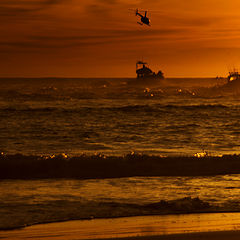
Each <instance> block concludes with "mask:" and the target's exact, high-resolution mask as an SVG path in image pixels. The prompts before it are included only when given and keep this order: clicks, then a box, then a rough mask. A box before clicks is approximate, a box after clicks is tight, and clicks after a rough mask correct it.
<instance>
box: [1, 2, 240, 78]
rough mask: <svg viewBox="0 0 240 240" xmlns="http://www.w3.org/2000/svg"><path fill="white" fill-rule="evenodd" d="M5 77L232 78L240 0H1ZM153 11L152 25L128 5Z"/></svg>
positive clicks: (237, 61) (239, 59)
mask: <svg viewBox="0 0 240 240" xmlns="http://www.w3.org/2000/svg"><path fill="white" fill-rule="evenodd" d="M0 7H1V14H0V18H1V22H2V24H1V27H0V28H1V42H0V51H1V58H0V63H1V72H0V76H2V77H3V76H8V77H11V76H23V77H31V76H35V77H36V76H59V77H67V76H70V77H125V76H129V77H134V76H135V69H134V66H135V62H136V61H137V60H138V59H145V60H146V61H148V62H149V63H150V64H151V66H152V68H153V69H158V68H161V69H163V71H164V73H165V75H166V77H174V76H175V77H181V76H202V77H204V76H213V77H215V76H216V75H221V76H225V75H226V74H227V72H228V70H229V69H232V68H233V67H236V68H237V67H238V66H239V65H240V54H239V53H240V48H239V44H240V27H239V25H240V16H239V8H240V2H239V1H235V0H230V1H228V2H226V1H222V0H220V1H216V0H209V1H206V0H204V1H199V0H193V1H184V2H182V1H176V0H168V1H167V0H161V1H158V0H157V1H151V0H148V1H146V0H142V1H140V0H139V1H137V0H136V1H127V0H90V1H87V0H82V1H81V2H80V1H77V0H71V1H66V0H55V1H54V0H51V1H50V0H38V1H36V0H28V1H26V0H18V1H16V0H8V1H5V0H4V1H1V3H0ZM135 8H139V9H142V10H148V11H149V17H150V19H151V27H148V26H141V25H139V24H137V17H136V16H135V14H134V12H132V11H129V9H135Z"/></svg>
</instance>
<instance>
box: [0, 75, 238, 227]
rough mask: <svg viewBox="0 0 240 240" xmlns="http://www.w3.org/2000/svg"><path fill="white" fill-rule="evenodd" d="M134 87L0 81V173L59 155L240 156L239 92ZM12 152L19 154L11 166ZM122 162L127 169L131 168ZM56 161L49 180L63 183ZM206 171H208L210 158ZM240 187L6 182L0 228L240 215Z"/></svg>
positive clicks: (231, 183)
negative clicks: (151, 216) (163, 216)
mask: <svg viewBox="0 0 240 240" xmlns="http://www.w3.org/2000/svg"><path fill="white" fill-rule="evenodd" d="M128 81H131V80H130V79H1V80H0V116H1V117H0V152H2V154H1V156H0V160H1V164H2V165H1V166H5V165H7V169H10V170H11V169H14V172H13V173H18V171H22V169H20V168H19V166H20V165H21V164H22V163H23V162H24V161H25V158H27V157H25V156H27V155H31V156H33V159H34V161H38V159H37V157H36V156H40V155H44V156H48V155H57V154H66V155H68V156H70V157H74V156H77V155H81V154H88V155H91V156H94V154H96V153H98V154H99V153H100V154H104V155H107V156H120V157H121V156H125V155H127V154H129V153H131V152H136V153H139V154H147V155H148V156H149V155H151V154H153V155H156V156H159V155H163V156H172V155H177V156H179V155H180V156H183V155H184V156H186V155H188V156H193V155H194V154H196V153H199V152H202V151H203V149H204V150H205V151H208V152H209V154H210V155H213V156H214V155H222V154H239V151H240V143H239V139H240V120H239V119H240V102H239V100H240V97H239V93H240V91H239V89H240V87H238V86H237V85H238V84H237V85H236V86H235V85H234V86H232V85H227V86H223V87H213V88H208V87H209V86H210V85H214V84H216V83H217V82H216V80H214V79H172V80H170V79H169V80H166V81H165V82H164V84H162V85H161V84H160V85H156V86H151V87H148V86H142V85H136V84H135V85H134V84H128ZM202 87H204V88H202ZM13 154H19V155H15V156H14V157H13V162H9V161H10V160H9V159H11V155H13ZM66 155H62V158H61V159H63V158H65V157H64V156H66ZM5 156H10V157H5ZM97 156H99V155H97ZM133 156H135V155H133ZM51 159H52V160H51ZM98 159H99V161H101V160H102V159H105V158H103V157H99V158H96V159H95V160H96V161H97V160H98ZM116 159H117V158H116ZM125 159H127V158H124V157H123V158H122V160H121V161H122V162H124V163H125V164H127V163H126V161H125ZM159 159H160V158H159ZM20 160H21V161H22V162H21V163H20ZM135 160H136V161H137V160H138V159H135ZM160 160H161V159H160ZM225 160H226V159H225ZM27 161H28V160H27ZM54 161H55V162H54ZM56 161H58V158H57V157H48V161H47V164H50V165H51V168H44V169H45V171H49V169H51V171H52V172H51V171H50V172H47V174H48V176H50V175H51V174H52V175H54V176H57V175H58V173H59V169H57V168H56V169H55V168H52V165H54V163H56ZM64 161H65V160H64ZM64 161H63V164H62V165H61V166H64V164H65V162H64ZM67 161H68V158H67V157H66V162H67ZM104 161H107V160H106V159H105V160H104ZM216 161H217V160H216ZM234 161H235V163H236V162H238V157H235V160H234ZM18 162H19V164H17V163H18ZM12 163H14V164H13V165H11V164H12ZM73 163H74V161H73ZM219 163H220V162H219ZM204 164H205V165H206V167H205V169H207V165H208V161H207V160H206V159H205V162H203V164H202V166H203V167H204ZM40 165H41V163H40ZM57 165H58V164H56V166H57ZM100 165H101V164H100ZM230 165H231V164H230ZM71 166H74V164H72V165H71ZM98 166H99V164H98ZM143 166H144V165H143ZM31 167H32V168H31V169H34V166H33V165H31ZM43 167H44V165H43ZM104 167H105V165H104ZM107 167H108V166H107V165H106V168H107ZM223 168H224V166H223ZM233 168H234V167H233ZM126 169H128V166H126ZM90 170H91V169H90ZM92 170H93V172H94V170H96V169H95V168H94V165H93V166H92ZM220 170H221V169H220ZM24 171H26V172H28V171H31V170H29V169H28V168H26V169H24ZM61 171H63V172H64V168H62V169H61ZM76 171H77V169H76ZM12 177H14V176H12ZM239 181H240V177H239V175H238V174H237V175H222V176H209V177H199V176H195V177H190V176H189V177H184V176H179V177H176V176H175V177H163V176H162V177H146V176H145V177H129V178H115V179H97V180H96V179H95V180H93V179H92V180H91V179H88V180H83V179H82V180H77V179H75V180H72V179H69V180H66V179H51V180H50V179H41V180H34V181H31V180H7V179H5V180H1V181H0V192H1V194H0V209H1V210H0V229H4V228H16V227H20V226H25V225H28V224H29V225H31V224H35V223H39V222H49V221H62V220H69V219H83V218H87V219H89V218H95V217H119V216H132V215H148V214H169V213H183V212H188V213H189V212H201V211H203V212H204V211H207V212H208V211H210V212H211V211H239V209H240V203H239V199H238V198H239ZM151 204H152V205H151ZM6 219H7V220H6Z"/></svg>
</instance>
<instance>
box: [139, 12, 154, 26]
mask: <svg viewBox="0 0 240 240" xmlns="http://www.w3.org/2000/svg"><path fill="white" fill-rule="evenodd" d="M136 16H139V17H141V22H137V23H138V24H140V25H143V24H146V25H148V26H149V27H150V26H151V25H150V22H151V21H150V19H149V18H148V17H147V11H145V14H144V16H143V15H142V14H141V13H139V12H138V9H136Z"/></svg>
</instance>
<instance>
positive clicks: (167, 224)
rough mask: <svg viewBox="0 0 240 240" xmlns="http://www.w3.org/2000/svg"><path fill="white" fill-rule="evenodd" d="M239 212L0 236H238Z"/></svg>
mask: <svg viewBox="0 0 240 240" xmlns="http://www.w3.org/2000/svg"><path fill="white" fill-rule="evenodd" d="M239 237H240V213H204V214H179V215H165V216H144V217H141V216H139V217H126V218H115V219H92V220H82V221H79V220H77V221H67V222H58V223H48V224H38V225H34V226H30V227H26V228H22V229H18V230H11V231H1V232H0V239H6V240H7V239H9V240H14V239H18V240H23V239H29V238H32V239H36V240H37V239H50V240H60V239H69V240H70V239H71V240H76V239H79V240H80V239H121V238H124V239H143V240H145V239H153V240H154V239H166V240H167V239H178V240H180V239H195V240H196V239H218V240H221V239H239Z"/></svg>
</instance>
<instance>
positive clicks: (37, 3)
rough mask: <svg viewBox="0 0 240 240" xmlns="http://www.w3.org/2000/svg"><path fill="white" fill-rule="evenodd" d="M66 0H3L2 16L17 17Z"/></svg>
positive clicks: (0, 11)
mask: <svg viewBox="0 0 240 240" xmlns="http://www.w3.org/2000/svg"><path fill="white" fill-rule="evenodd" d="M65 1H66V0H1V1H0V16H7V17H17V16H18V15H22V14H29V13H34V12H37V11H40V10H44V9H46V8H48V7H49V6H53V5H57V4H60V3H62V2H65Z"/></svg>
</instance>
